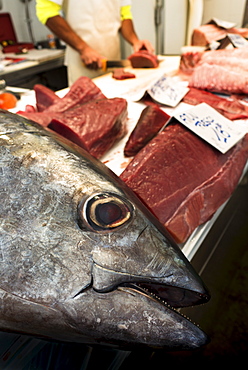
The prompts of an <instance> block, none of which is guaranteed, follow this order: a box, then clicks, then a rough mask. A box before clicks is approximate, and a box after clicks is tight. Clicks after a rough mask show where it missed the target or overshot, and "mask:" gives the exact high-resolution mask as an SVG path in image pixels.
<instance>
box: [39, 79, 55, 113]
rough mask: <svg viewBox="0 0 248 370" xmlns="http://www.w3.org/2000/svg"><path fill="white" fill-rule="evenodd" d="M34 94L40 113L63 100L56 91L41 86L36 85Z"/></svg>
mask: <svg viewBox="0 0 248 370" xmlns="http://www.w3.org/2000/svg"><path fill="white" fill-rule="evenodd" d="M34 92H35V98H36V107H37V110H38V112H42V111H43V110H45V109H47V108H48V107H50V105H52V104H54V103H56V102H57V101H59V100H60V99H61V98H60V97H59V96H58V95H56V94H55V92H54V91H52V90H51V89H49V88H48V87H46V86H44V85H41V84H36V85H34Z"/></svg>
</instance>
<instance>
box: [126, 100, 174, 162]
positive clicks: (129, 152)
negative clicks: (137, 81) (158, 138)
mask: <svg viewBox="0 0 248 370" xmlns="http://www.w3.org/2000/svg"><path fill="white" fill-rule="evenodd" d="M169 119H170V116H169V115H168V114H166V113H165V112H164V111H163V110H162V109H160V108H159V107H158V106H156V105H149V106H147V107H146V108H145V109H144V110H143V111H142V112H141V115H140V118H139V119H138V122H137V124H136V126H135V128H134V129H133V131H132V132H131V134H130V136H129V138H128V141H127V143H126V145H125V148H124V155H125V156H126V157H132V156H134V155H136V154H137V153H138V152H139V151H140V149H142V148H143V147H144V146H145V145H146V144H147V143H148V142H149V141H150V140H151V139H152V138H153V137H154V136H155V135H156V134H157V133H158V132H159V130H160V129H161V128H162V127H163V126H164V124H165V123H166V122H168V120H169Z"/></svg>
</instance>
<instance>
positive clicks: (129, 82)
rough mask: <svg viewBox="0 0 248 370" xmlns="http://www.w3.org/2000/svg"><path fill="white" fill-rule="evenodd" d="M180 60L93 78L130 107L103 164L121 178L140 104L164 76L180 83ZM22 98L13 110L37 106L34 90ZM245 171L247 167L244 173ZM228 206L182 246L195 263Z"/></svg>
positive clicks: (181, 106)
mask: <svg viewBox="0 0 248 370" xmlns="http://www.w3.org/2000/svg"><path fill="white" fill-rule="evenodd" d="M179 63H180V57H179V56H175V57H167V56H166V57H160V65H159V68H155V69H132V68H126V69H125V70H127V71H129V70H130V71H131V72H132V73H134V74H135V78H132V79H126V80H116V79H114V78H113V77H112V73H111V72H110V73H108V74H106V75H103V76H101V77H98V78H96V79H94V83H95V84H96V85H97V86H98V87H99V88H100V90H101V91H102V93H103V94H104V95H105V96H106V97H107V98H109V99H111V98H116V97H119V98H124V99H126V101H127V104H128V120H127V131H128V132H127V134H126V135H125V136H124V137H123V138H122V139H121V140H119V141H118V142H117V143H116V144H115V145H114V146H113V147H112V148H111V149H110V150H109V151H108V152H107V154H105V155H104V156H102V157H101V161H102V162H103V163H104V164H106V165H107V166H108V167H109V168H110V169H111V170H112V171H113V172H114V173H116V174H117V175H118V176H119V175H121V173H122V172H123V170H124V169H125V168H126V167H127V165H128V164H129V163H130V161H131V159H132V158H127V157H126V156H125V155H124V147H125V144H126V142H127V139H128V137H129V135H130V133H131V132H132V130H133V129H134V127H135V125H136V123H137V121H138V119H139V117H140V115H141V112H142V111H143V110H144V108H145V104H144V103H143V102H142V101H141V98H142V97H143V96H144V94H145V92H146V91H147V90H148V89H149V88H150V86H152V85H153V84H154V83H155V82H156V81H157V80H159V79H160V78H161V77H162V76H164V75H166V76H168V77H169V78H174V81H177V76H176V74H177V71H178V68H179ZM181 86H182V88H186V86H187V85H186V84H184V83H181ZM68 90H69V89H63V90H61V91H59V92H57V94H58V96H60V97H63V96H64V95H65V94H66V93H67V92H68ZM21 95H22V98H21V100H20V101H19V102H18V105H17V107H16V108H15V109H14V110H13V111H18V110H23V109H24V108H25V106H26V105H27V104H29V105H35V103H36V102H35V94H34V91H30V90H26V91H25V90H22V91H21ZM186 106H188V105H187V104H185V103H180V104H178V105H176V107H169V106H165V105H164V106H163V107H161V109H162V110H163V111H164V112H165V113H167V114H168V115H170V116H173V115H176V114H177V113H178V112H180V111H182V110H183V109H184V108H185V107H186ZM245 172H246V168H245V171H244V173H245ZM224 207H225V204H223V205H222V206H221V207H219V209H218V210H217V212H215V214H214V216H213V217H212V218H211V219H210V221H208V222H205V223H204V224H203V225H201V226H199V227H197V228H196V230H195V231H193V232H192V233H191V235H190V237H189V238H188V239H187V241H186V242H184V243H182V244H181V245H180V247H181V249H182V251H183V253H184V254H185V256H186V257H187V258H188V259H189V260H192V258H193V257H194V255H195V254H196V252H197V251H198V249H199V248H200V246H201V244H202V242H203V240H204V239H205V238H206V236H207V234H208V233H209V231H210V229H211V227H212V226H213V224H214V223H215V221H216V219H217V218H218V217H219V215H220V214H221V212H222V210H223V208H224Z"/></svg>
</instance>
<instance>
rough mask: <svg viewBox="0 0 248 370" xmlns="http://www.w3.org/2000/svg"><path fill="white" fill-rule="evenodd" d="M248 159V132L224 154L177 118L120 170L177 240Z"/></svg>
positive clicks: (207, 213) (224, 193) (229, 188)
mask: <svg viewBox="0 0 248 370" xmlns="http://www.w3.org/2000/svg"><path fill="white" fill-rule="evenodd" d="M247 159H248V134H247V135H246V136H245V137H244V138H243V140H241V141H240V142H239V143H238V144H237V145H235V146H234V147H233V148H231V149H230V150H229V151H228V152H227V153H225V154H222V153H220V152H219V151H218V150H216V149H214V148H213V147H212V146H211V145H209V144H208V143H207V142H205V141H203V140H202V139H200V138H199V137H197V136H196V135H195V134H194V133H192V132H191V131H190V130H188V129H187V128H185V127H184V126H183V125H181V124H179V123H175V124H170V125H168V126H167V127H166V128H165V129H164V130H163V131H162V132H160V133H159V134H158V135H157V136H156V137H155V138H154V139H153V140H151V141H150V143H149V144H147V145H146V146H145V147H144V148H143V149H142V150H141V151H140V152H139V153H138V154H137V155H136V156H135V157H134V158H133V160H132V161H131V162H130V164H129V165H128V166H127V168H126V169H125V170H124V171H123V173H122V174H121V176H120V177H121V178H122V180H124V181H125V182H126V184H127V185H128V186H129V187H130V188H131V189H133V191H134V192H135V193H136V194H137V195H138V196H139V198H141V199H142V201H143V202H144V203H145V204H146V205H147V206H148V208H149V209H150V210H151V211H152V212H153V213H154V214H155V216H156V217H157V218H158V219H159V221H160V222H161V223H162V224H164V226H165V227H166V228H167V230H168V231H169V232H170V233H171V235H172V236H173V237H174V239H175V240H176V241H177V242H178V243H183V242H185V241H186V240H187V238H188V237H189V236H190V235H191V233H192V232H193V231H194V229H195V228H196V227H198V226H199V225H201V224H203V223H204V222H206V221H207V220H209V219H210V218H211V217H212V216H213V214H214V213H215V212H216V210H217V209H218V208H219V207H220V206H221V205H222V204H223V203H224V202H225V201H226V200H227V199H228V198H229V197H230V196H231V194H232V193H233V191H234V189H235V187H236V186H237V184H238V181H239V179H240V176H241V174H242V171H243V168H244V166H245V164H246V161H247Z"/></svg>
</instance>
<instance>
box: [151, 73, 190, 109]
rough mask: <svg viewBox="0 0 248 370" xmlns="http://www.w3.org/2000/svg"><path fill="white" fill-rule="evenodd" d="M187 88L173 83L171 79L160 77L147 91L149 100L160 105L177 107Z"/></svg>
mask: <svg viewBox="0 0 248 370" xmlns="http://www.w3.org/2000/svg"><path fill="white" fill-rule="evenodd" d="M188 91H189V88H188V87H186V86H182V85H181V84H180V83H177V82H175V79H173V78H172V77H166V76H162V77H160V79H159V80H157V81H156V82H155V83H154V84H153V85H152V86H151V87H150V88H149V89H148V90H147V92H148V94H149V95H150V96H151V98H152V99H153V100H155V101H157V102H158V103H160V104H164V105H168V106H170V107H175V106H177V105H178V104H179V103H180V101H181V100H182V99H183V97H184V96H185V95H186V94H187V92H188Z"/></svg>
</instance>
